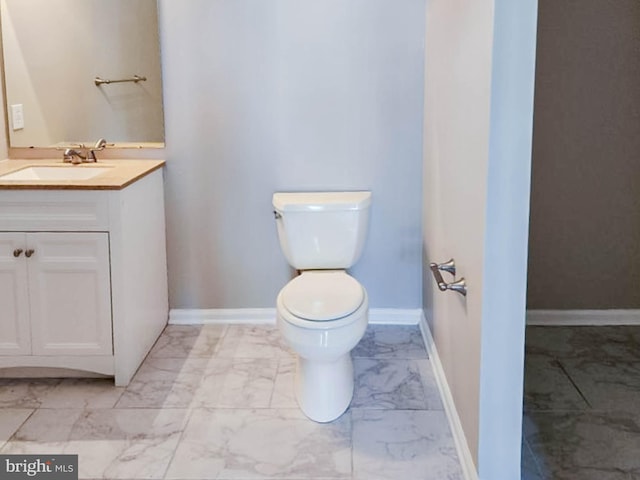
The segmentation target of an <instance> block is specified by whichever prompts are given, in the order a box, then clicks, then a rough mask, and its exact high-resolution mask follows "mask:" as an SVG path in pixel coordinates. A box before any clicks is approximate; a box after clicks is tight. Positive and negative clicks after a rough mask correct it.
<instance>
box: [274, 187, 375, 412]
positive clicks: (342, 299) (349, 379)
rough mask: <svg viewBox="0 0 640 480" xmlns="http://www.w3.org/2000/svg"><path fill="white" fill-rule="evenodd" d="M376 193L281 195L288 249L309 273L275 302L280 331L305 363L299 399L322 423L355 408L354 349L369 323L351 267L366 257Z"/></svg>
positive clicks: (281, 231) (281, 233)
mask: <svg viewBox="0 0 640 480" xmlns="http://www.w3.org/2000/svg"><path fill="white" fill-rule="evenodd" d="M370 204H371V192H299V193H293V192H286V193H274V195H273V207H274V214H275V219H276V225H277V230H278V239H279V240H280V246H281V248H282V251H283V253H284V255H285V257H286V258H287V261H288V262H289V265H291V266H292V267H293V268H295V269H296V270H298V271H301V272H302V273H301V274H300V275H299V276H297V277H295V278H294V279H293V280H291V281H290V282H289V283H287V284H286V285H285V286H284V287H283V288H282V290H281V291H280V293H279V294H278V297H277V299H276V304H277V323H278V328H279V330H280V332H281V334H282V336H283V338H284V340H285V342H286V343H288V344H289V346H290V347H291V349H292V350H293V351H294V352H296V354H297V358H298V365H297V369H296V375H295V396H296V399H297V401H298V405H299V406H300V409H301V410H302V411H303V412H304V413H305V415H307V416H308V417H309V418H310V419H312V420H315V421H316V422H330V421H332V420H335V419H336V418H338V417H339V416H340V415H342V414H343V413H344V411H345V410H346V409H347V408H348V407H349V404H350V403H351V398H352V397H353V388H354V378H353V364H352V362H351V355H350V352H351V350H352V349H353V348H354V347H355V346H356V345H357V344H358V342H359V341H360V339H361V338H362V336H363V335H364V332H365V329H366V328H367V322H368V309H369V300H368V297H367V292H366V290H365V289H364V287H363V286H362V285H360V283H358V281H357V280H356V279H355V278H353V277H351V276H350V275H349V274H348V273H347V271H346V269H348V268H350V267H351V266H353V265H354V264H355V263H356V261H357V260H358V258H359V257H360V255H361V253H362V250H363V246H364V241H365V238H366V232H367V226H368V220H369V206H370Z"/></svg>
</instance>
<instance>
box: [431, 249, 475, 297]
mask: <svg viewBox="0 0 640 480" xmlns="http://www.w3.org/2000/svg"><path fill="white" fill-rule="evenodd" d="M429 268H430V269H431V273H432V274H433V278H434V279H435V280H436V284H437V285H438V288H439V289H440V291H442V292H444V291H447V290H452V291H454V292H458V293H459V294H460V295H462V296H465V297H466V296H467V283H466V282H465V280H464V277H462V278H461V279H460V280H455V277H456V262H455V261H454V260H453V258H452V259H451V260H449V261H448V262H444V263H433V262H432V263H430V264H429ZM441 271H443V272H447V273H450V274H451V275H453V278H454V281H453V282H451V283H447V282H445V281H444V279H443V278H442V274H441V273H440V272H441Z"/></svg>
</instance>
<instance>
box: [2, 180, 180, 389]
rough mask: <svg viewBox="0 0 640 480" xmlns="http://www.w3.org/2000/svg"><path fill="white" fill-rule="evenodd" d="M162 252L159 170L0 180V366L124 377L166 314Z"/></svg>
mask: <svg viewBox="0 0 640 480" xmlns="http://www.w3.org/2000/svg"><path fill="white" fill-rule="evenodd" d="M165 252H166V250H165V223H164V199H163V184H162V170H161V169H158V170H155V171H153V172H151V173H149V174H148V175H146V176H144V177H142V178H141V179H139V180H138V181H136V182H134V183H131V184H130V185H128V186H126V187H125V188H122V189H113V190H111V189H106V190H100V189H98V190H86V189H85V190H81V189H50V190H49V189H2V188H0V368H17V369H21V370H24V368H23V367H31V369H30V370H32V371H33V370H34V367H35V368H36V369H39V370H35V371H36V372H38V373H40V374H41V373H43V372H45V371H44V370H41V369H42V368H51V367H53V368H56V369H71V370H83V371H88V372H95V373H99V374H104V375H113V376H114V377H115V383H116V385H126V384H128V383H129V381H130V379H131V377H132V376H133V374H134V373H135V371H136V370H137V368H138V366H139V365H140V363H141V362H142V360H143V359H144V357H145V356H146V354H147V353H148V351H149V350H150V348H151V347H152V345H153V343H154V342H155V340H156V339H157V337H158V336H159V335H160V333H161V331H162V329H163V328H164V326H165V324H166V322H167V318H168V300H167V272H166V253H165ZM36 374H37V373H36Z"/></svg>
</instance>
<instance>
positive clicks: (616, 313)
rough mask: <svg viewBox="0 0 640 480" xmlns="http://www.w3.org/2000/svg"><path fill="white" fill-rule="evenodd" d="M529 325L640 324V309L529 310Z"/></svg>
mask: <svg viewBox="0 0 640 480" xmlns="http://www.w3.org/2000/svg"><path fill="white" fill-rule="evenodd" d="M527 325H537V326H555V325H567V326H571V325H574V326H579V325H593V326H598V325H600V326H602V325H640V310H527Z"/></svg>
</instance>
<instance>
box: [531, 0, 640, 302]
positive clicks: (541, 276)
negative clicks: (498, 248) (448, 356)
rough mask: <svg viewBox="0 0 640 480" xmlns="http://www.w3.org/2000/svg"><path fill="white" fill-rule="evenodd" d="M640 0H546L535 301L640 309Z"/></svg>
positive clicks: (537, 138)
mask: <svg viewBox="0 0 640 480" xmlns="http://www.w3.org/2000/svg"><path fill="white" fill-rule="evenodd" d="M639 51H640V2H638V1H637V0H609V1H605V0H580V1H577V0H574V1H568V0H562V1H558V0H540V3H539V26H538V55H537V58H538V60H537V75H536V96H535V115H534V148H533V179H532V182H533V183H532V197H531V227H530V250H529V288H528V307H529V308H537V309H601V308H639V307H640V163H639V159H640V88H639V85H640V84H639V80H640V55H639V54H638V52H639Z"/></svg>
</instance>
